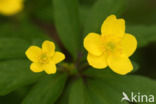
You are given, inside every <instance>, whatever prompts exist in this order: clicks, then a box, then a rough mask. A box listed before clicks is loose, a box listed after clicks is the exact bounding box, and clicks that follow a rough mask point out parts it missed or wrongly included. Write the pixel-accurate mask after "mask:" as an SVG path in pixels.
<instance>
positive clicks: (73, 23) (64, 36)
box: [53, 0, 81, 58]
mask: <svg viewBox="0 0 156 104" xmlns="http://www.w3.org/2000/svg"><path fill="white" fill-rule="evenodd" d="M53 7H54V22H55V25H56V29H57V31H58V35H59V37H60V39H61V41H62V42H63V44H64V45H65V47H66V48H67V49H68V51H69V52H70V53H71V54H72V55H73V56H74V58H75V57H76V56H77V54H78V52H79V51H80V47H81V41H80V40H81V33H80V21H79V14H78V13H79V12H78V1H77V0H53Z"/></svg>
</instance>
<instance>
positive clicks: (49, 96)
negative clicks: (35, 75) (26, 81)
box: [22, 74, 67, 104]
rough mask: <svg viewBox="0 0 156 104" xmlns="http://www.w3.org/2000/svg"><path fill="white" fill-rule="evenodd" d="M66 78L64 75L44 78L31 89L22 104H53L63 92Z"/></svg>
mask: <svg viewBox="0 0 156 104" xmlns="http://www.w3.org/2000/svg"><path fill="white" fill-rule="evenodd" d="M66 78H67V75H66V74H55V75H53V76H47V77H44V78H43V79H42V80H41V81H40V82H38V83H37V84H36V85H35V86H34V87H33V88H32V90H31V91H30V93H29V94H28V95H27V97H26V98H25V99H24V101H23V103H22V104H54V103H55V102H56V100H57V98H58V97H59V96H60V95H61V93H62V91H63V88H64V84H65V82H66Z"/></svg>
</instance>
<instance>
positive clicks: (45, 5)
mask: <svg viewBox="0 0 156 104" xmlns="http://www.w3.org/2000/svg"><path fill="white" fill-rule="evenodd" d="M51 2H52V1H51V0H33V1H32V0H27V1H26V3H25V10H27V11H29V12H30V13H31V15H33V16H34V17H36V18H37V19H40V20H42V21H44V22H48V23H49V22H51V23H52V22H53V14H52V13H51V12H52V6H51ZM34 5H35V6H34Z"/></svg>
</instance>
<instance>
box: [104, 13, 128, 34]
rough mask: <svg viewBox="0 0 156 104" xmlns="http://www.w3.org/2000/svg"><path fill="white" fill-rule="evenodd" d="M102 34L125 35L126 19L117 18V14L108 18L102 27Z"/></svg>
mask: <svg viewBox="0 0 156 104" xmlns="http://www.w3.org/2000/svg"><path fill="white" fill-rule="evenodd" d="M101 32H102V35H103V36H104V35H116V36H118V37H123V35H124V33H125V20H124V19H117V18H116V16H115V15H110V16H109V17H107V18H106V20H105V21H104V23H103V24H102V27H101Z"/></svg>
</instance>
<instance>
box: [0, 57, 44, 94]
mask: <svg viewBox="0 0 156 104" xmlns="http://www.w3.org/2000/svg"><path fill="white" fill-rule="evenodd" d="M0 76H1V77H0V95H6V94H8V93H9V92H12V91H14V90H15V89H17V88H20V87H22V86H25V85H28V84H32V83H33V82H35V81H36V80H38V78H40V76H41V74H35V73H33V72H31V71H30V69H29V62H28V61H26V60H11V61H3V62H0Z"/></svg>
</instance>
